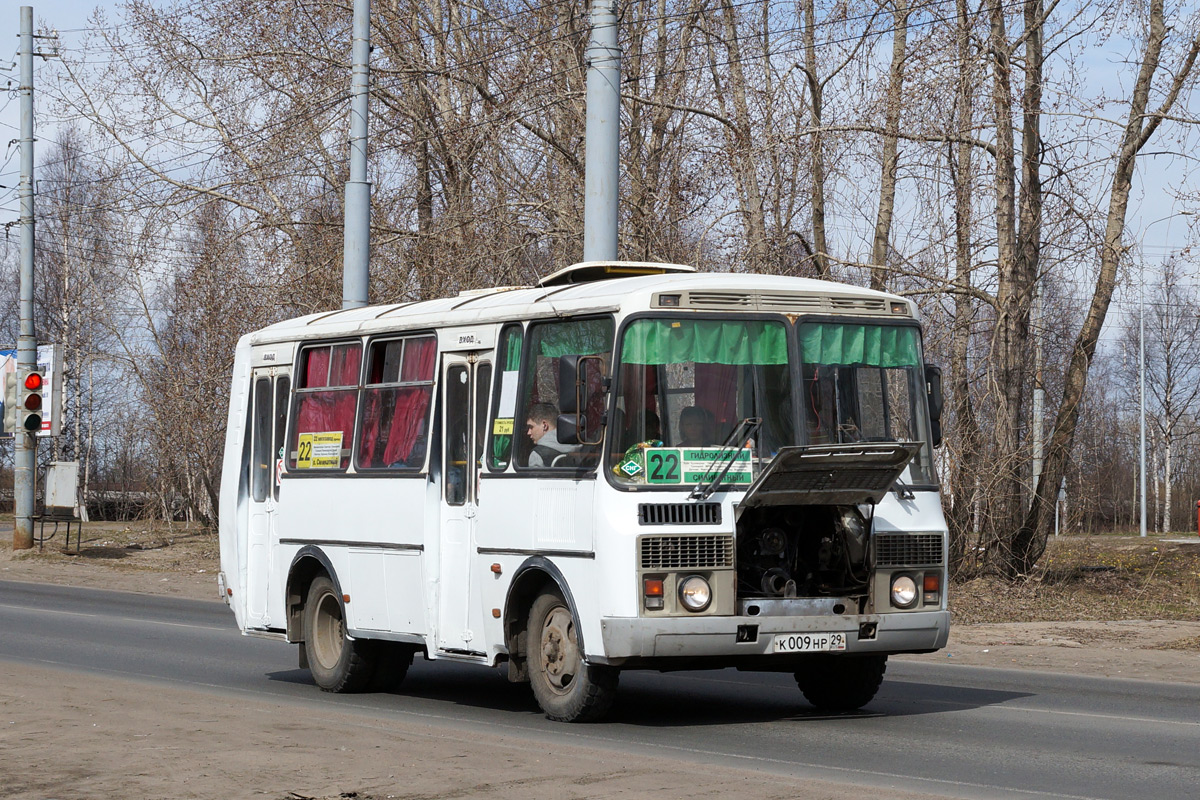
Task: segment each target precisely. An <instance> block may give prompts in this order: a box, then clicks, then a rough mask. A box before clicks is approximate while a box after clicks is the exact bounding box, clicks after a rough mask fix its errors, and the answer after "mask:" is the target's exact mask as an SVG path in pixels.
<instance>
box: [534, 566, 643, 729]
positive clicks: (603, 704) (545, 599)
mask: <svg viewBox="0 0 1200 800" xmlns="http://www.w3.org/2000/svg"><path fill="white" fill-rule="evenodd" d="M575 624H576V623H575V618H574V617H573V616H572V615H571V609H570V607H568V606H567V603H566V601H565V600H563V597H562V595H561V594H560V593H559V592H558V590H557V589H548V590H546V591H544V592H543V593H542V594H540V595H538V598H537V599H536V600H534V601H533V607H532V608H530V609H529V624H528V627H527V628H526V631H527V632H528V635H527V637H526V641H527V642H528V653H526V660H527V665H528V668H529V685H530V686H531V687H532V688H533V696H534V697H535V698H536V699H537V703H538V705H539V706H541V708H542V711H544V712H546V717H547V718H549V719H552V720H556V721H558V722H593V721H595V720H598V719H600V718H601V717H603V716H604V715H605V714H607V713H608V711H609V709H610V708H612V704H613V701H614V700H615V699H616V697H617V679H618V677H619V674H620V673H619V672H618V671H617V670H616V669H614V668H613V667H603V666H598V665H592V664H588V663H586V662H585V661H584V660H583V653H582V652H581V651H580V649H579V644H578V637H577V636H576V633H575Z"/></svg>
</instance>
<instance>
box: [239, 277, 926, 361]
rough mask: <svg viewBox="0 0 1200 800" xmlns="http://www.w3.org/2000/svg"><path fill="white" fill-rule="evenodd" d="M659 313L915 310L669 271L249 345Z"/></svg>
mask: <svg viewBox="0 0 1200 800" xmlns="http://www.w3.org/2000/svg"><path fill="white" fill-rule="evenodd" d="M669 266H673V265H669ZM664 296H665V299H664ZM898 304H902V306H903V307H902V308H901V307H900V305H898ZM662 309H666V310H668V311H671V312H674V311H683V312H687V311H691V312H696V311H725V312H728V311H741V312H743V313H755V312H757V313H776V314H792V315H796V314H839V315H840V314H847V315H854V316H877V315H879V316H888V317H893V318H895V317H902V318H910V319H911V318H915V317H916V316H917V310H916V306H915V304H914V303H912V302H911V301H909V300H906V299H904V298H901V297H898V296H896V295H892V294H887V293H884V292H877V291H874V290H871V289H864V288H861V287H858V286H852V285H850V284H845V283H834V282H832V281H819V280H813V279H810V278H793V277H785V276H780V275H757V274H748V273H716V272H697V273H681V272H678V271H670V272H664V273H663V274H657V275H653V274H652V275H637V276H633V277H612V278H608V279H607V280H593V281H590V282H584V283H563V284H558V285H552V286H537V287H530V286H504V287H497V288H492V289H478V290H470V291H465V292H462V293H461V294H459V295H457V296H455V297H442V298H438V299H436V300H422V301H410V302H402V303H392V304H385V305H376V306H366V307H363V308H353V309H340V310H336V311H325V312H319V313H316V314H309V315H307V316H303V317H297V318H295V319H290V320H286V321H284V322H279V323H276V324H274V325H271V326H268V327H266V328H263V329H262V330H260V331H257V332H256V333H254V334H252V335H251V341H252V343H254V344H265V343H269V342H280V341H293V340H298V339H311V338H326V337H330V336H353V335H361V334H371V333H377V332H383V331H392V330H420V329H430V328H444V327H449V326H457V325H473V324H480V323H490V322H503V321H507V320H524V319H545V318H554V317H564V316H574V315H579V314H589V313H612V312H615V311H618V310H624V311H625V312H627V313H628V312H632V311H643V310H646V311H648V310H662Z"/></svg>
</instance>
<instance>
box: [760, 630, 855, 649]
mask: <svg viewBox="0 0 1200 800" xmlns="http://www.w3.org/2000/svg"><path fill="white" fill-rule="evenodd" d="M845 649H846V634H844V633H777V634H775V652H776V653H824V652H828V651H830V650H845Z"/></svg>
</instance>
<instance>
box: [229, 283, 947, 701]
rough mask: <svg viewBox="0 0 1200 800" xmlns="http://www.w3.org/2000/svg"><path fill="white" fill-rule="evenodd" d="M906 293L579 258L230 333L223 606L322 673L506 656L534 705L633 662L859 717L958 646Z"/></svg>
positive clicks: (573, 695) (338, 683)
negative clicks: (785, 685) (893, 672)
mask: <svg viewBox="0 0 1200 800" xmlns="http://www.w3.org/2000/svg"><path fill="white" fill-rule="evenodd" d="M940 412H941V379H940V373H939V372H938V370H937V368H936V367H932V366H930V365H926V364H925V363H924V360H923V357H922V349H921V329H920V326H919V323H918V320H917V310H916V307H915V306H914V304H913V303H911V302H910V301H908V300H905V299H903V298H900V297H897V296H894V295H889V294H883V293H879V292H874V291H868V290H864V289H860V288H856V287H853V286H847V285H842V284H836V283H829V282H822V281H813V280H807V279H800V278H785V277H775V276H766V275H744V274H739V275H735V274H705V273H695V272H694V271H693V270H692V269H691V268H689V267H683V266H678V265H666V264H645V263H630V262H589V263H584V264H578V265H576V266H574V267H571V268H568V269H565V270H562V271H561V272H559V273H556V274H554V275H551V276H549V277H548V278H546V279H544V280H542V281H541V282H540V283H539V285H537V286H535V287H513V288H509V287H505V288H497V289H493V290H485V291H470V292H463V293H462V294H460V295H459V296H457V297H451V298H444V299H439V300H428V301H423V302H412V303H400V304H396V305H384V306H375V307H368V308H358V309H351V310H342V311H331V312H328V313H323V314H313V315H310V316H306V317H301V318H299V319H294V320H290V321H288V322H283V323H279V324H277V325H272V326H270V327H268V328H264V329H263V330H260V331H257V332H255V333H251V334H249V335H247V336H245V337H243V338H242V339H241V341H240V342H239V343H238V347H237V353H236V359H235V366H234V373H233V384H232V388H231V394H230V405H229V427H228V435H227V439H226V444H225V463H224V473H223V477H222V484H221V511H220V540H221V573H220V576H219V579H218V580H219V590H220V592H221V596H222V597H223V598H224V599H225V600H226V602H228V603H229V604H230V606H231V607H232V608H233V611H234V614H235V616H236V618H237V624H238V626H239V627H240V629H241V630H242V631H243V632H244V633H245V634H247V635H254V636H265V637H270V638H275V639H280V640H285V641H287V642H292V643H296V644H298V645H299V659H300V665H301V666H302V667H306V668H307V669H309V670H310V671H311V674H312V677H313V680H314V681H315V682H316V684H317V685H318V686H320V687H321V688H322V689H324V690H327V691H334V692H350V691H363V690H369V689H381V688H386V687H391V686H394V685H395V684H396V683H397V682H398V681H400V680H401V679H402V678H403V677H404V675H405V673H406V671H407V670H408V667H409V665H410V664H411V662H412V659H413V656H414V655H415V654H417V653H420V654H422V655H423V656H424V657H425V658H426V659H428V660H430V661H435V660H442V659H446V660H452V661H460V662H463V661H465V662H471V663H477V664H482V665H487V666H491V667H496V666H503V667H505V668H506V669H507V675H508V677H509V679H511V680H513V681H528V682H529V683H530V684H531V686H532V689H533V693H534V696H535V697H536V699H537V702H538V704H539V705H540V706H541V708H542V709H543V710H544V711H545V713H546V715H547V716H549V717H550V718H552V719H556V720H564V721H575V720H590V719H597V718H599V717H601V716H602V715H603V714H604V713H605V712H606V711H607V710H608V709H609V707H610V706H611V704H612V702H613V699H614V696H615V694H616V689H617V679H618V675H619V672H620V671H621V670H624V669H654V670H662V671H669V670H685V669H712V668H724V667H737V668H739V669H749V670H770V671H785V672H791V673H794V674H795V677H796V680H797V683H798V685H799V688H800V690H801V691H802V692H803V694H804V696H805V698H807V699H808V701H809V702H810V703H812V704H813V705H815V706H816V707H818V708H822V709H854V708H858V707H861V706H862V705H864V704H866V703H867V702H869V701H870V700H871V699H872V698H873V697H874V696H875V693H876V691H877V690H878V688H879V685H880V682H881V680H882V678H883V673H884V669H885V666H886V660H887V656H888V655H889V654H892V653H918V652H930V651H933V650H936V649H938V648H941V647H943V646H944V645H945V644H946V639H947V637H948V635H949V619H950V618H949V613H948V611H947V607H946V554H947V534H946V523H945V519H944V517H943V515H942V507H941V501H940V497H939V490H938V485H937V480H936V477H935V473H934V469H933V459H932V448H933V447H935V446H937V445H938V443H939V440H940V422H939V417H940Z"/></svg>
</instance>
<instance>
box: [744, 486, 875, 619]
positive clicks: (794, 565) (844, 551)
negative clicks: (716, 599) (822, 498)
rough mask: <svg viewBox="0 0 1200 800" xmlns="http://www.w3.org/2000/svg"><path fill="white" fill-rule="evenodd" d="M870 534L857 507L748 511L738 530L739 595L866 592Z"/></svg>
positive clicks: (778, 507) (841, 594) (824, 595)
mask: <svg viewBox="0 0 1200 800" xmlns="http://www.w3.org/2000/svg"><path fill="white" fill-rule="evenodd" d="M870 530H871V523H870V520H868V519H867V518H866V517H865V516H863V514H862V512H861V511H859V509H858V507H857V506H818V505H813V506H770V507H763V508H754V509H748V510H747V511H746V513H745V514H743V515H742V518H741V519H740V520H739V521H738V527H737V565H738V566H737V576H738V597H742V598H750V597H829V596H851V595H860V594H865V593H866V592H867V590H868V581H867V577H868V575H869V569H868V564H867V563H866V562H867V557H868V553H869V549H868V541H869V538H870Z"/></svg>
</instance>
